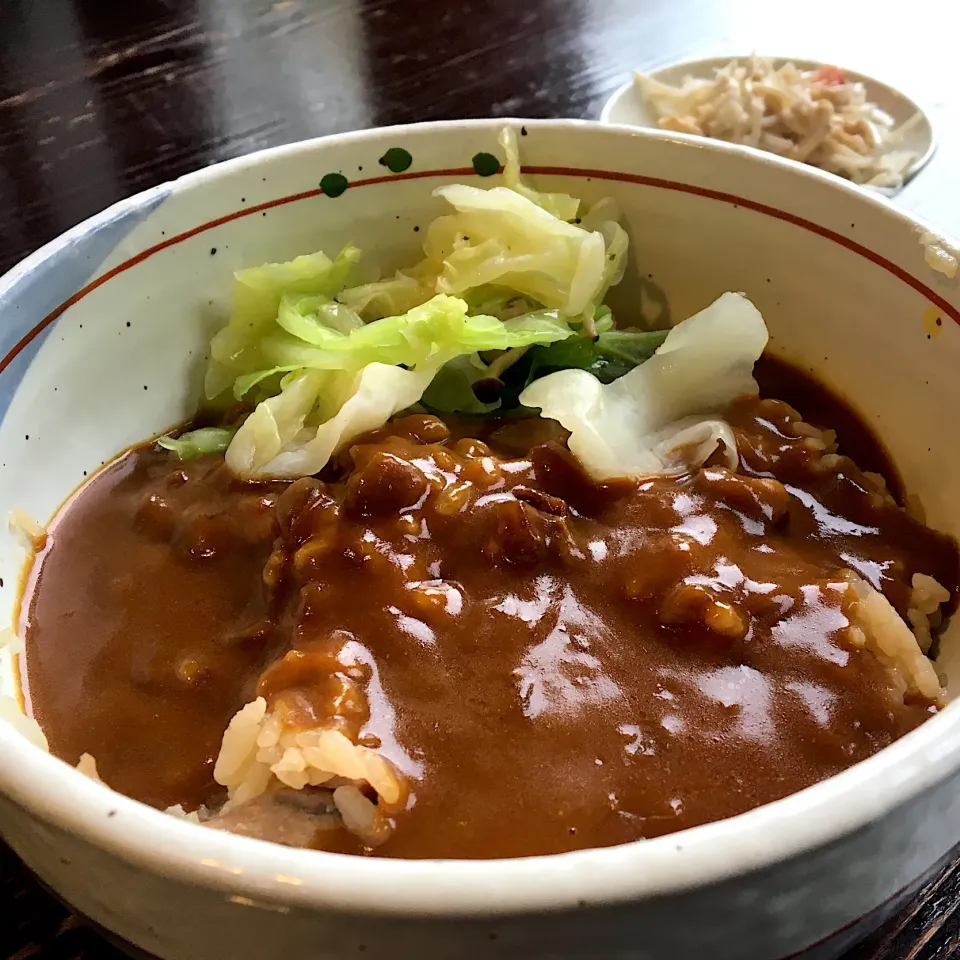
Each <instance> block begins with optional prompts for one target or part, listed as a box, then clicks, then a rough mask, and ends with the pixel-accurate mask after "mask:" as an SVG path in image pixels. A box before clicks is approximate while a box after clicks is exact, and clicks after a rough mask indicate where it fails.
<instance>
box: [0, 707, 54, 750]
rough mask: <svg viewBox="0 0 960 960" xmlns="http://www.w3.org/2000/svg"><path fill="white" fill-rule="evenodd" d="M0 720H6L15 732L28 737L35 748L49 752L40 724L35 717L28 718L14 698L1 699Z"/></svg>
mask: <svg viewBox="0 0 960 960" xmlns="http://www.w3.org/2000/svg"><path fill="white" fill-rule="evenodd" d="M0 720H6V721H7V723H9V724H10V725H11V726H12V727H13V729H14V730H16V731H17V732H18V733H20V734H21V735H22V736H24V737H26V738H27V739H28V740H29V741H30V742H31V743H32V744H33V745H34V746H35V747H39V748H40V749H41V750H43V751H44V752H49V750H50V747H49V746H48V745H47V738H46V737H45V736H44V734H43V731H42V730H41V729H40V724H39V723H37V721H36V720H34V719H33V717H28V716H27V715H26V714H25V713H24V712H23V710H22V709H21V708H20V704H19V703H18V702H17V701H16V700H15V699H14V698H13V697H0Z"/></svg>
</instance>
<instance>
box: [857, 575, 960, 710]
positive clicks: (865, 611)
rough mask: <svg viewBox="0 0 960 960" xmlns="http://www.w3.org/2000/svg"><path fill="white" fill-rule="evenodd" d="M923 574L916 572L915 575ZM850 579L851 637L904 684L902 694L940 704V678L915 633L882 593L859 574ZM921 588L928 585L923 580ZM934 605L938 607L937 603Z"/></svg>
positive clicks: (941, 696)
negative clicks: (852, 593) (852, 596)
mask: <svg viewBox="0 0 960 960" xmlns="http://www.w3.org/2000/svg"><path fill="white" fill-rule="evenodd" d="M922 576H923V575H922V574H918V577H922ZM914 580H915V581H916V580H917V577H915V578H914ZM926 580H929V581H931V582H932V583H933V584H936V587H938V588H939V589H940V590H943V588H942V587H940V585H939V584H938V583H937V582H936V581H935V580H933V578H932V577H926ZM851 582H852V583H853V586H854V589H855V590H856V602H855V604H854V609H853V616H854V621H853V624H852V626H851V638H852V639H853V640H854V642H855V643H856V644H857V645H858V646H865V647H866V648H867V649H868V650H870V651H872V652H873V653H874V654H875V655H876V657H877V658H878V659H879V660H880V661H881V662H882V663H883V664H885V665H886V666H887V667H888V668H889V669H890V671H891V673H892V674H893V675H894V676H895V677H896V678H898V679H899V680H900V681H901V683H902V684H903V687H904V693H905V694H907V695H910V694H913V695H919V696H922V697H925V698H926V699H928V700H931V701H932V702H934V703H937V704H940V705H942V704H943V703H944V691H943V688H942V687H941V685H940V678H939V677H938V676H937V671H936V670H935V669H934V667H933V663H932V662H931V661H930V660H929V659H928V658H927V657H926V656H925V655H924V653H923V650H922V648H921V645H920V643H919V642H918V639H917V637H916V636H915V635H914V633H913V632H912V631H911V630H910V628H909V627H908V626H907V625H906V623H904V621H903V619H902V618H901V617H900V615H899V614H898V613H897V611H896V610H895V609H894V608H893V607H892V606H891V604H890V601H889V600H887V598H886V597H885V596H884V595H883V594H882V593H879V592H878V591H877V590H874V589H873V587H872V586H870V584H869V583H867V582H866V580H862V579H861V578H860V577H857V576H852V577H851ZM923 588H924V589H925V590H929V589H931V588H930V585H929V584H926V582H925V581H924V582H923ZM914 592H916V586H915V587H914ZM944 593H946V591H944ZM947 597H948V598H949V594H947ZM937 607H938V609H939V603H938V604H937Z"/></svg>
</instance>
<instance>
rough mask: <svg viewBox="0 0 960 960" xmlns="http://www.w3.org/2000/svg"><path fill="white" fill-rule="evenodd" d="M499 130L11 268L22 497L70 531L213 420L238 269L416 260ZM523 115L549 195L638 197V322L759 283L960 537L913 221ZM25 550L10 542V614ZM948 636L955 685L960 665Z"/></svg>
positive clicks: (2, 482)
mask: <svg viewBox="0 0 960 960" xmlns="http://www.w3.org/2000/svg"><path fill="white" fill-rule="evenodd" d="M500 125H501V124H499V123H464V124H450V125H441V126H436V125H434V126H423V127H414V128H404V129H396V130H385V131H372V132H369V133H361V134H355V135H350V136H347V137H343V138H335V139H333V140H329V141H315V142H310V143H306V144H301V145H294V146H292V147H289V148H281V149H279V150H276V151H269V152H266V153H264V154H258V155H255V156H253V157H251V158H246V159H244V160H241V161H236V162H232V163H229V164H226V165H223V166H221V167H218V168H212V169H210V170H207V171H203V172H201V173H199V174H196V175H193V176H190V177H187V178H185V179H184V180H182V181H179V182H177V183H174V184H171V185H167V186H165V187H162V188H158V190H156V191H153V192H151V193H150V194H147V195H142V196H141V197H138V198H134V200H133V201H131V202H128V203H126V204H124V205H121V207H120V208H118V209H114V210H112V211H108V212H107V214H105V215H103V216H101V217H99V218H96V219H95V220H94V221H92V222H90V223H88V224H86V225H81V227H80V228H78V229H77V230H76V231H74V232H73V233H72V234H71V235H68V236H67V237H66V238H61V240H59V241H56V242H55V243H54V244H53V245H51V247H50V248H48V249H45V250H44V251H40V253H38V254H37V255H35V256H34V257H33V258H31V259H30V261H27V262H26V263H25V264H24V265H22V267H21V268H18V270H16V271H14V272H13V273H12V274H11V275H8V277H7V278H5V279H4V281H2V283H0V305H2V306H3V314H2V321H0V338H2V339H0V356H4V357H5V359H4V360H3V367H2V368H0V415H2V417H3V420H2V424H0V509H2V510H3V511H5V512H6V511H10V510H13V509H22V510H25V511H27V512H28V513H29V514H31V515H32V516H34V517H36V518H37V519H39V520H40V521H42V522H43V521H47V520H48V519H49V518H50V517H51V516H52V515H53V514H54V513H55V512H56V510H57V509H58V507H59V506H60V505H61V503H62V502H63V501H64V499H65V498H67V497H68V496H69V495H70V493H71V491H73V490H74V489H75V488H76V487H77V486H78V485H79V484H81V483H82V482H83V481H84V479H85V478H86V477H88V476H89V475H90V474H91V473H93V472H94V471H96V470H97V469H98V468H99V466H100V465H101V464H102V463H103V462H105V461H109V460H110V459H111V458H112V457H114V456H115V455H116V454H117V453H118V452H119V451H121V450H122V449H123V448H124V447H126V446H128V445H129V444H132V443H135V442H137V441H140V440H143V439H145V438H147V437H149V436H151V435H152V434H155V433H158V432H160V431H162V430H164V429H165V428H167V427H169V426H170V425H172V424H174V423H176V422H177V421H179V420H181V419H183V418H185V417H187V416H189V415H190V413H191V412H192V410H193V409H194V407H195V404H196V402H197V399H198V397H199V384H200V380H201V375H202V370H203V366H204V362H205V359H206V350H207V344H208V342H209V338H210V335H211V332H212V331H213V330H214V329H215V328H216V326H217V325H218V324H219V323H220V322H222V320H223V318H224V317H225V315H226V311H227V310H228V306H229V294H230V283H231V272H232V271H233V270H236V269H238V268H240V267H244V266H249V265H253V264H258V263H261V262H264V261H267V260H284V259H288V258H290V257H293V256H294V255H296V254H299V253H305V252H309V251H313V250H316V249H323V250H325V251H326V252H328V253H330V254H333V253H335V252H336V251H337V250H338V249H339V248H340V247H341V246H342V245H343V244H345V243H347V242H350V241H352V242H354V243H356V244H357V245H358V246H360V247H361V248H362V249H363V250H364V252H365V254H366V267H365V269H366V270H367V271H369V272H371V274H372V272H373V271H375V270H379V271H381V272H384V273H385V272H388V271H389V270H392V269H393V268H395V267H396V266H398V265H401V264H404V263H410V262H413V260H414V259H415V258H416V256H417V253H418V247H419V243H420V239H421V237H422V236H423V233H422V232H421V231H422V229H423V228H424V227H425V226H426V224H427V223H428V222H429V220H430V219H431V218H432V217H433V216H435V215H437V214H438V213H440V212H441V211H442V205H441V202H440V201H439V200H437V199H435V198H434V197H433V196H432V194H431V192H432V190H433V189H434V188H435V187H437V186H440V185H441V184H444V183H448V182H454V181H466V182H469V183H474V184H477V185H487V186H490V185H493V184H495V183H497V182H498V177H497V175H494V176H492V177H488V178H483V177H481V176H480V175H479V174H478V173H477V172H476V171H475V169H474V166H475V158H476V157H477V155H478V154H481V153H493V154H497V153H498V147H497V141H496V137H497V134H498V132H499V128H500ZM515 126H516V127H517V128H518V131H519V129H520V127H521V123H520V122H519V121H517V122H515ZM522 128H523V131H525V135H521V137H520V146H521V151H522V156H523V161H524V164H525V167H526V168H527V170H528V172H529V173H530V175H532V176H533V177H534V178H535V180H536V181H537V182H538V183H539V184H540V185H542V186H543V187H544V188H546V189H550V190H564V191H567V192H570V193H572V194H574V195H577V196H580V197H582V198H583V199H584V200H585V201H586V202H588V203H589V202H592V201H594V200H596V199H598V198H600V197H602V196H612V197H614V198H615V199H616V200H617V202H618V203H619V205H620V207H621V209H622V211H623V220H624V223H625V225H626V226H627V228H628V231H629V233H630V236H631V244H632V254H631V266H630V269H629V271H628V274H627V278H626V279H625V281H624V284H623V285H622V287H621V288H620V289H619V290H618V291H617V292H616V296H615V302H614V306H615V308H616V309H617V313H618V316H619V318H620V321H621V323H630V322H631V321H632V319H633V317H634V316H635V315H636V314H638V313H641V312H643V313H647V314H649V313H651V312H652V313H657V312H658V311H662V310H664V309H666V310H667V311H668V313H669V316H670V317H671V318H672V319H674V320H678V319H682V318H683V317H686V316H688V315H690V314H691V313H693V312H695V311H696V310H698V309H700V308H702V307H703V306H705V305H706V304H707V303H709V302H710V301H712V300H713V299H714V298H715V297H717V296H718V295H719V294H720V293H722V292H723V291H726V290H738V291H743V292H745V293H746V294H747V295H748V296H749V297H750V298H751V299H752V300H753V301H754V302H755V303H756V304H757V306H758V307H759V309H760V310H761V312H762V313H763V315H764V317H765V318H766V320H767V323H768V325H769V327H770V330H771V333H772V340H771V349H773V350H774V351H776V352H777V353H780V354H782V355H784V356H786V357H787V358H789V359H791V360H794V361H796V362H798V363H800V364H802V365H803V366H804V367H806V368H807V369H809V370H812V371H814V372H815V373H816V374H817V375H818V376H819V377H820V378H821V379H822V380H824V381H825V382H826V383H827V384H828V385H829V386H831V387H833V388H834V389H835V390H837V391H838V392H840V393H841V394H842V395H844V396H845V397H847V398H849V399H851V400H852V401H853V403H854V405H855V406H856V407H857V408H858V409H859V410H860V411H861V412H862V413H863V414H864V415H865V417H866V419H867V420H868V422H869V423H870V424H871V425H873V426H874V428H875V429H876V430H877V432H878V433H879V435H880V436H881V437H882V439H883V441H884V443H885V445H886V446H887V447H888V449H889V451H890V453H891V454H892V456H893V458H894V461H895V462H896V464H897V465H898V467H899V469H900V471H901V473H902V475H903V478H904V481H905V483H906V487H907V489H908V491H909V492H910V493H912V494H915V495H917V496H918V497H919V498H920V500H921V501H922V503H923V505H924V507H925V509H926V511H927V516H928V519H929V521H930V522H931V523H932V524H933V525H934V526H937V527H939V528H940V529H942V530H945V531H947V532H950V533H952V534H954V535H960V511H958V510H957V508H956V504H957V503H958V502H960V450H958V449H957V447H956V444H954V443H953V442H952V436H951V433H952V431H951V430H950V429H949V427H950V425H952V424H953V423H954V422H955V421H956V419H957V416H958V415H960V387H958V386H957V385H956V383H957V381H956V379H955V376H954V371H955V370H956V368H957V364H958V363H960V330H958V323H960V312H958V309H957V304H958V303H960V298H958V296H957V293H956V290H955V288H954V285H952V284H950V283H949V281H947V279H946V278H945V277H943V276H942V275H941V274H938V273H935V272H934V271H932V270H931V269H930V268H929V267H927V266H926V264H925V262H924V259H923V249H922V246H921V244H920V243H919V241H918V234H917V228H916V226H915V225H914V224H913V223H912V222H911V221H909V220H907V219H906V218H905V217H903V216H901V215H899V214H897V213H896V212H894V211H893V209H892V208H891V207H889V206H888V205H885V204H884V203H882V202H880V201H876V200H872V199H868V198H865V197H864V196H862V195H861V194H859V193H858V192H856V191H854V190H851V189H847V188H844V187H841V186H838V185H836V183H835V182H834V180H833V178H830V177H828V176H825V175H819V174H817V173H815V172H814V173H803V174H800V173H798V172H797V171H796V170H795V169H793V168H792V167H791V166H788V165H785V164H783V163H779V162H776V161H769V160H765V159H763V158H757V157H753V156H750V157H747V156H745V155H744V154H743V153H742V152H741V151H738V150H736V149H731V148H725V147H723V146H716V145H712V144H701V143H696V144H695V143H691V142H690V141H676V140H674V139H672V138H670V137H667V136H663V135H651V134H640V133H637V132H635V131H629V130H626V129H615V128H610V127H601V126H599V125H596V124H580V123H574V122H552V123H551V122H543V123H537V122H531V123H525V124H523V125H522ZM389 147H402V148H403V149H405V150H407V151H408V152H409V153H410V155H411V156H412V164H411V165H410V167H409V169H407V170H406V171H404V172H401V173H399V174H393V173H391V172H390V171H389V170H387V169H386V167H384V166H383V165H380V164H379V163H378V160H379V158H381V157H382V156H383V155H384V153H385V151H386V149H387V148H389ZM476 166H477V167H482V158H481V159H479V160H477V161H476ZM331 173H332V174H337V175H338V176H340V177H344V178H346V180H347V182H348V183H349V186H348V187H347V189H346V190H344V191H343V192H342V193H340V194H339V195H337V196H332V195H327V194H324V193H322V192H321V190H320V186H319V185H320V183H321V181H322V179H323V178H324V176H325V175H327V174H331ZM324 182H325V183H327V184H328V185H329V184H330V181H324ZM336 182H337V181H336V180H334V183H336ZM341 183H342V181H341ZM329 192H330V193H333V192H335V191H333V190H330V191H329ZM63 303H68V304H69V305H68V306H66V308H61V307H60V306H59V305H62V304H63ZM664 305H666V306H665V307H664ZM23 559H24V557H23V552H22V550H21V548H20V547H19V545H18V544H17V542H16V540H15V539H14V538H13V537H10V536H3V537H0V578H2V579H0V584H2V589H0V622H2V623H3V624H4V625H6V624H7V623H10V622H11V621H12V618H13V617H14V614H15V609H16V600H17V594H18V582H19V579H20V572H21V568H22V565H23ZM96 575H97V572H96V571H91V572H90V576H91V577H95V576H96ZM944 646H945V655H944V658H943V665H944V667H945V669H946V670H947V672H948V674H949V675H950V679H951V686H952V687H953V688H956V687H957V685H958V684H960V663H958V664H957V665H956V667H955V666H954V658H953V657H952V656H951V651H952V645H951V644H950V643H949V642H948V643H946V644H945V645H944ZM7 667H8V669H7V677H6V684H7V687H8V688H9V686H10V682H9V681H10V673H9V662H8V664H7Z"/></svg>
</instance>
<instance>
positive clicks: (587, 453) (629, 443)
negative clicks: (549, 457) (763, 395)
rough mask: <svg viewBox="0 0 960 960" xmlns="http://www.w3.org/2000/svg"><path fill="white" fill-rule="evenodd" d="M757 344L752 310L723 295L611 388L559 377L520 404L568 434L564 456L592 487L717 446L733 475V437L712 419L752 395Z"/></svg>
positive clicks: (688, 462) (569, 375)
mask: <svg viewBox="0 0 960 960" xmlns="http://www.w3.org/2000/svg"><path fill="white" fill-rule="evenodd" d="M766 343H767V328H766V326H765V324H764V322H763V318H762V317H761V316H760V313H759V311H758V310H757V309H756V307H754V306H753V304H752V303H751V302H750V301H749V300H748V299H747V298H746V297H745V296H743V295H742V294H737V293H725V294H723V295H722V296H721V297H720V298H719V299H718V300H716V301H715V302H714V303H713V304H711V305H710V306H709V307H707V308H706V309H705V310H702V311H701V312H700V313H698V314H696V315H695V316H693V317H690V318H689V319H688V320H684V321H683V322H682V323H680V324H678V325H677V326H676V327H674V328H673V329H672V330H671V331H670V332H669V334H668V335H667V337H666V339H665V340H664V342H663V345H662V346H661V347H660V348H659V349H658V350H657V351H656V353H655V354H654V355H653V356H652V357H651V358H650V359H649V360H647V362H646V363H643V364H642V365H640V366H637V367H635V368H634V369H633V370H632V371H630V372H629V373H627V374H625V375H624V376H622V377H620V378H619V379H617V380H614V381H613V382H612V383H609V384H603V383H601V381H600V380H598V379H597V378H596V377H594V376H593V375H592V374H590V373H588V372H587V371H586V370H562V371H559V372H557V373H552V374H550V375H549V376H546V377H542V378H541V379H539V380H535V381H534V382H533V383H532V384H531V385H530V386H528V387H527V388H526V389H525V390H524V391H523V393H521V394H520V402H521V403H522V404H524V405H526V406H528V407H534V408H539V409H540V411H541V413H542V415H543V416H545V417H549V418H550V419H552V420H557V421H559V422H560V423H561V424H562V425H563V426H564V427H566V428H567V430H569V431H570V439H569V447H570V450H571V451H572V452H573V453H574V454H575V455H576V456H577V457H578V458H579V459H580V462H581V463H582V464H583V466H584V469H585V470H587V472H588V473H589V474H590V475H591V476H592V477H593V478H594V479H596V480H609V479H612V478H614V477H642V476H653V475H669V474H680V473H686V472H688V471H689V470H691V469H695V468H696V467H699V466H701V465H702V464H703V463H704V462H706V460H707V459H709V457H710V456H712V455H713V453H714V452H715V451H716V450H717V448H718V447H723V448H724V455H725V457H726V461H727V463H728V465H729V466H730V467H731V468H732V469H733V468H735V467H736V465H737V462H738V461H737V448H736V440H735V438H734V436H733V431H732V429H731V428H730V426H729V424H727V423H726V422H725V421H724V420H723V419H721V418H720V417H719V416H717V414H719V413H720V412H721V411H723V410H724V409H725V408H726V407H727V406H728V405H729V404H730V403H731V402H732V401H733V400H735V399H737V398H738V397H740V396H744V395H756V393H757V384H756V381H755V380H754V379H753V366H754V363H756V361H757V359H758V358H759V357H760V354H761V353H762V352H763V349H764V347H765V346H766Z"/></svg>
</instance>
